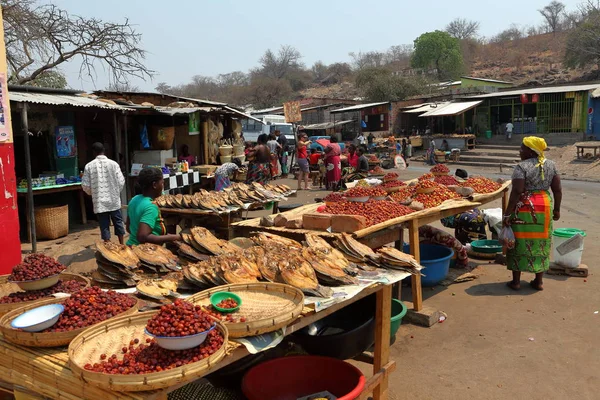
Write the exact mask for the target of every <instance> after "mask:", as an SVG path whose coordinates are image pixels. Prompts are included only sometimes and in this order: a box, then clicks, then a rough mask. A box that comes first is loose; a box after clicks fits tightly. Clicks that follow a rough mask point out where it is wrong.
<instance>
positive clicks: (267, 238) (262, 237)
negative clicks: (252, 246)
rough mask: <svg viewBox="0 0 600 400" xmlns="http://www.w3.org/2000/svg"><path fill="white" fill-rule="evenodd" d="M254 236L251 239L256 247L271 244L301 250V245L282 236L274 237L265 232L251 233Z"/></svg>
mask: <svg viewBox="0 0 600 400" xmlns="http://www.w3.org/2000/svg"><path fill="white" fill-rule="evenodd" d="M254 233H255V236H254V237H252V240H254V242H255V243H256V244H258V245H267V246H268V245H271V244H273V243H277V244H281V245H283V246H288V247H290V248H295V249H302V245H301V244H300V243H298V242H296V241H295V240H292V239H288V238H285V237H283V236H279V235H274V234H272V233H267V232H253V233H252V234H254Z"/></svg>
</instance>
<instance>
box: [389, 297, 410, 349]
mask: <svg viewBox="0 0 600 400" xmlns="http://www.w3.org/2000/svg"><path fill="white" fill-rule="evenodd" d="M407 311H408V308H406V306H405V305H404V303H403V302H401V301H400V300H397V299H392V321H391V323H390V340H393V339H394V337H396V332H398V329H399V328H400V325H401V324H402V318H404V316H405V315H406V312H407Z"/></svg>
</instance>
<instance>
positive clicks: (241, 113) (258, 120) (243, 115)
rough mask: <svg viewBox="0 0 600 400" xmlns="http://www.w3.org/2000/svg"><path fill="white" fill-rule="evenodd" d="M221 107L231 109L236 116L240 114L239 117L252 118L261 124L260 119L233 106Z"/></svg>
mask: <svg viewBox="0 0 600 400" xmlns="http://www.w3.org/2000/svg"><path fill="white" fill-rule="evenodd" d="M223 108H225V109H226V110H229V111H231V112H232V113H234V114H236V115H238V116H240V117H242V118H248V119H253V120H255V121H257V122H260V123H261V124H262V121H261V120H260V119H258V118H255V117H253V116H252V115H249V114H246V113H243V112H241V111H239V110H236V109H235V108H233V107H229V106H224V107H223Z"/></svg>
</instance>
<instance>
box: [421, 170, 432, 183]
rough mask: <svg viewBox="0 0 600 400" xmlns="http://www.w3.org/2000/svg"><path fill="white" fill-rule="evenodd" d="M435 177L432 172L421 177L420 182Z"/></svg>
mask: <svg viewBox="0 0 600 400" xmlns="http://www.w3.org/2000/svg"><path fill="white" fill-rule="evenodd" d="M433 177H434V175H433V174H432V173H431V172H428V173H426V174H425V175H421V176H420V177H419V180H420V181H426V180H429V179H433Z"/></svg>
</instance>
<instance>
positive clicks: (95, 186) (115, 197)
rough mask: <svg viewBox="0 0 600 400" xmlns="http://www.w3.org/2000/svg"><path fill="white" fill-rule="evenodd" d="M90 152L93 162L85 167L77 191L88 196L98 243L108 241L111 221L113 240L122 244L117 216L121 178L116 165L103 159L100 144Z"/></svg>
mask: <svg viewBox="0 0 600 400" xmlns="http://www.w3.org/2000/svg"><path fill="white" fill-rule="evenodd" d="M92 151H93V152H94V156H95V158H94V160H93V161H90V162H89V163H88V164H87V165H86V166H85V169H84V172H83V177H82V178H81V188H82V189H83V191H84V192H85V193H87V194H89V195H90V196H92V202H93V203H94V213H96V215H97V216H98V223H99V224H100V235H101V237H102V240H104V241H105V242H108V241H109V240H110V221H112V223H113V225H114V229H115V236H117V237H118V238H119V243H121V244H123V236H124V235H125V227H124V226H123V216H122V215H121V190H123V186H125V177H124V176H123V173H122V172H121V167H119V164H117V163H116V162H115V161H113V160H111V159H109V158H108V157H106V156H105V155H104V145H103V144H102V143H98V142H96V143H94V144H92Z"/></svg>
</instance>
